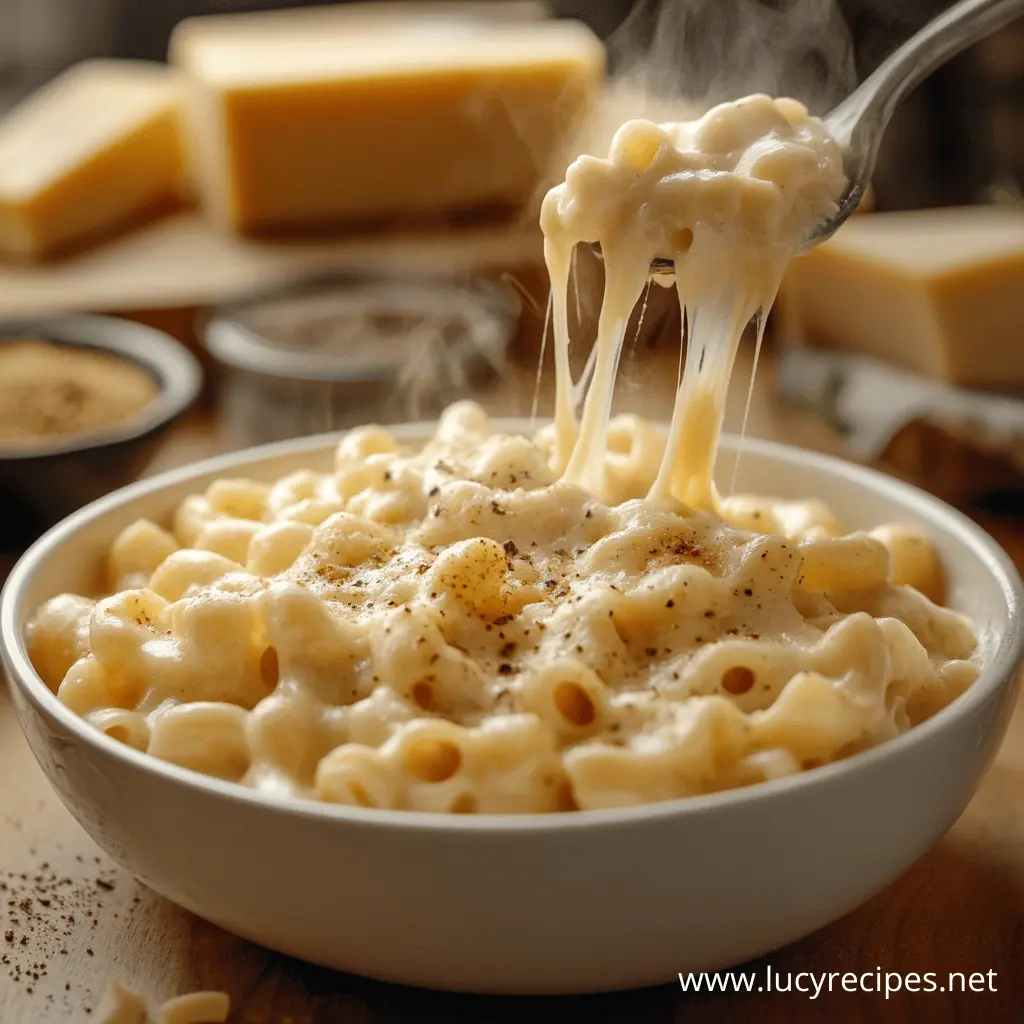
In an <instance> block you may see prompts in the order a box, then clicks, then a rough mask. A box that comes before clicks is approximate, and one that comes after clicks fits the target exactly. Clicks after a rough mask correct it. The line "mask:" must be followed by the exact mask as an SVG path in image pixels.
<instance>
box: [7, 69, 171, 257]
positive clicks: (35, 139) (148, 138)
mask: <svg viewBox="0 0 1024 1024" xmlns="http://www.w3.org/2000/svg"><path fill="white" fill-rule="evenodd" d="M180 99H181V89H180V81H179V79H178V77H177V75H175V74H174V73H173V72H171V71H170V70H169V69H168V68H166V67H164V66H163V65H160V64H155V63H147V62H143V61H87V62H85V63H83V64H79V65H78V66H77V67H74V68H72V69H71V70H70V71H67V72H65V73H64V74H63V75H61V76H59V77H58V78H57V79H55V80H54V81H52V82H50V83H49V84H48V85H47V86H45V87H44V88H43V89H41V90H40V91H39V92H37V93H35V94H34V95H32V96H30V97H29V98H28V99H27V100H25V101H24V102H23V103H22V104H20V105H19V106H17V107H15V108H14V109H13V110H12V111H10V112H9V113H8V114H7V115H6V117H4V118H3V119H2V120H0V257H2V256H6V257H8V258H14V259H18V260H34V259H39V258H41V257H45V256H48V255H50V254H52V253H54V252H57V251H59V250H62V249H65V248H66V247H69V246H72V245H75V244H77V243H81V242H82V241H84V240H85V239H89V238H92V237H93V236H97V235H102V234H106V233H108V232H111V231H113V230H116V229H117V228H119V227H120V226H122V225H124V224H125V223H126V222H129V221H134V220H136V219H138V218H140V217H141V216H142V215H143V214H145V213H146V212H148V211H155V210H157V209H160V208H165V207H167V206H168V205H177V204H180V202H181V200H182V198H183V196H184V195H185V179H184V158H183V152H182V145H181V139H180V126H179V115H180Z"/></svg>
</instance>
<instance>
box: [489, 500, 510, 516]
mask: <svg viewBox="0 0 1024 1024" xmlns="http://www.w3.org/2000/svg"><path fill="white" fill-rule="evenodd" d="M491 511H492V512H493V513H494V514H495V515H496V516H505V515H508V513H507V512H506V511H505V510H504V509H503V508H502V507H501V506H500V505H499V504H498V502H497V501H496V500H495V501H492V502H491Z"/></svg>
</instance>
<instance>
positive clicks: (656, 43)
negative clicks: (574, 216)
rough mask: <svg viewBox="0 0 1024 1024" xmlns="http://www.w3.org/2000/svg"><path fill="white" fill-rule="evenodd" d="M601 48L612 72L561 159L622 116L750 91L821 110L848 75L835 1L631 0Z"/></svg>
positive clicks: (850, 62)
mask: <svg viewBox="0 0 1024 1024" xmlns="http://www.w3.org/2000/svg"><path fill="white" fill-rule="evenodd" d="M608 52H609V58H610V63H611V66H612V68H613V69H614V77H613V80H612V82H611V83H610V86H609V88H608V90H607V94H606V97H605V99H604V100H603V101H602V103H600V104H599V106H598V109H597V110H596V111H595V112H594V114H593V116H592V117H591V119H590V121H589V123H588V124H587V126H586V128H585V129H584V132H583V135H582V137H579V136H577V138H575V139H574V140H573V142H572V146H573V148H574V149H575V152H574V153H572V154H571V155H569V156H568V159H567V161H566V163H568V162H569V161H571V160H572V159H573V158H574V157H575V156H577V155H579V153H583V152H589V153H597V154H602V155H603V154H604V153H606V152H607V149H608V145H609V143H610V142H611V138H612V136H613V135H614V133H615V131H616V129H617V128H618V127H619V126H620V125H621V124H622V123H623V122H624V121H628V120H630V119H632V118H647V119H648V120H652V121H656V122H664V121H688V120H692V119H694V118H697V117H699V116H700V115H701V114H703V113H704V112H705V111H706V110H707V109H708V108H709V107H711V106H713V105H714V104H716V103H721V102H723V101H725V100H731V99H737V98H739V97H741V96H746V95H749V94H750V93H754V92H764V93H767V94H769V95H771V96H792V97H794V98H795V99H798V100H801V101H802V102H803V103H804V104H806V106H807V107H808V109H809V110H810V111H811V113H814V114H822V113H825V112H827V111H828V110H830V109H831V108H832V107H833V106H834V105H835V104H836V103H837V102H838V101H839V100H840V99H842V98H843V97H844V96H845V95H846V94H847V93H848V92H849V91H850V90H851V89H852V88H853V86H854V85H855V84H856V69H855V64H854V53H853V45H852V41H851V37H850V31H849V28H848V26H847V24H846V21H845V19H844V17H843V15H842V13H841V11H840V10H839V7H838V5H837V3H836V0H639V2H638V3H637V5H636V6H635V7H634V9H633V11H632V13H631V14H630V16H629V17H628V18H627V19H626V21H625V22H624V23H623V24H622V25H621V26H620V28H619V29H618V30H617V31H616V32H615V34H614V35H613V36H612V38H611V39H610V40H609V41H608Z"/></svg>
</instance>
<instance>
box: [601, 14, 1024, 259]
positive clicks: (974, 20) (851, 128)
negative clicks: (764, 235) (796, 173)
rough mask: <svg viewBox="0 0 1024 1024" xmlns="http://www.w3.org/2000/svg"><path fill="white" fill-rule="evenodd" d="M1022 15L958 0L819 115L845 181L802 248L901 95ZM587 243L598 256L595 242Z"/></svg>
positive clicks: (851, 202)
mask: <svg viewBox="0 0 1024 1024" xmlns="http://www.w3.org/2000/svg"><path fill="white" fill-rule="evenodd" d="M1021 15H1024V0H960V2H959V3H956V4H954V5H953V6H952V7H950V8H949V10H947V11H945V12H944V13H942V14H940V15H939V16H938V17H937V18H935V19H934V20H933V21H930V22H929V23H928V24H927V25H925V26H924V28H922V29H921V30H920V32H917V33H916V34H915V35H913V36H911V37H910V39H908V40H907V41H906V42H905V43H904V44H903V45H902V46H901V47H900V48H899V49H898V50H896V51H895V53H893V54H892V55H891V56H890V57H889V58H888V59H887V60H885V61H884V62H883V63H882V64H881V65H880V66H879V67H878V68H876V69H875V71H874V72H872V74H870V75H869V76H868V77H867V78H866V79H864V81H863V82H861V84H860V85H859V86H858V87H857V88H856V89H855V90H854V91H853V92H852V93H850V95H849V96H847V98H846V99H845V100H843V102H842V103H840V104H839V106H837V107H836V108H835V109H834V110H832V112H831V113H830V114H828V115H827V116H826V117H825V118H824V121H825V124H826V125H827V126H828V129H829V131H830V132H831V134H832V137H833V138H834V139H835V140H836V141H837V142H838V143H839V144H840V146H842V149H843V169H844V171H845V172H846V180H847V185H846V191H845V192H844V193H843V195H842V197H841V198H840V200H839V206H838V209H837V210H836V212H835V213H834V214H833V215H832V216H831V217H830V218H829V219H828V220H826V221H824V222H822V223H821V224H819V225H818V226H817V227H816V228H815V229H814V230H813V231H812V232H811V234H810V235H809V236H808V238H807V240H806V241H805V242H804V244H803V245H802V246H801V249H802V250H803V249H809V248H811V247H812V246H814V245H817V244H818V243H819V242H824V241H826V240H827V239H829V238H831V237H832V235H834V234H835V232H836V230H837V229H838V228H839V226H840V225H841V224H843V222H844V221H845V220H846V219H847V218H848V217H849V216H850V214H851V213H853V211H854V210H856V209H857V206H858V205H859V203H860V201H861V199H862V198H863V195H864V192H865V190H866V189H867V187H868V184H869V182H870V181H871V175H872V174H873V173H874V170H875V161H876V160H877V158H878V147H879V144H880V143H881V141H882V133H883V132H884V131H885V129H886V126H887V125H888V124H889V120H890V118H891V117H892V115H893V113H894V112H895V110H896V107H897V106H898V105H899V104H900V102H901V101H902V100H903V98H904V97H905V96H906V95H907V94H908V93H909V92H911V90H913V89H914V88H915V86H917V85H920V83H921V82H922V81H923V80H924V79H925V78H927V77H928V75H930V74H931V73H932V72H933V71H935V70H936V68H938V67H940V66H941V65H943V64H944V63H945V62H946V61H948V60H950V59H951V58H953V57H955V56H956V55H957V54H958V53H960V52H961V51H963V50H965V49H967V47H968V46H971V45H972V44H973V43H976V42H978V41H979V40H981V39H983V38H984V37H985V36H987V35H990V34H991V33H993V32H996V31H998V30H999V29H1001V28H1003V27H1004V26H1005V25H1008V24H1009V23H1010V22H1011V21H1013V20H1014V19H1016V18H1017V17H1019V16H1021ZM592 248H593V249H594V252H595V253H597V255H598V256H600V255H601V247H600V244H599V243H594V245H593V247H592ZM672 272H673V263H672V260H671V259H666V258H664V257H661V256H657V257H655V258H654V259H653V260H652V261H651V273H654V274H671V273H672Z"/></svg>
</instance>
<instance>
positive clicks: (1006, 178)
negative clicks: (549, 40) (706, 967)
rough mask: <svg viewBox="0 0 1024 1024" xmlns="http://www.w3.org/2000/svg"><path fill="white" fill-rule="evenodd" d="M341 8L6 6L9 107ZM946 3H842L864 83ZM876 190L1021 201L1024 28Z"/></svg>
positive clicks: (996, 47)
mask: <svg viewBox="0 0 1024 1024" xmlns="http://www.w3.org/2000/svg"><path fill="white" fill-rule="evenodd" d="M456 2H457V0H456ZM495 2H496V3H497V2H500V0H495ZM343 3H345V0H163V2H161V3H144V2H139V0H0V24H2V25H3V26H4V31H3V33H2V34H0V110H3V109H4V107H9V106H11V105H12V104H13V103H14V102H15V101H16V100H18V99H19V98H21V97H22V96H24V95H26V94H27V93H29V92H31V91H32V90H33V89H36V88H38V87H39V86H40V85H42V84H44V83H45V82H46V81H47V80H48V79H49V78H51V77H53V76H54V75H56V74H57V73H59V72H60V71H62V70H63V69H65V68H67V67H69V66H71V65H72V64H74V63H75V62H77V61H80V60H83V59H86V58H89V57H127V58H141V59H146V60H164V59H165V58H166V55H167V46H168V41H169V39H170V35H171V32H172V30H173V29H174V26H175V25H176V24H178V22H180V21H181V20H183V19H185V18H187V17H191V16H194V15H209V14H226V13H233V12H235V13H237V12H242V11H257V10H282V9H288V8H297V7H309V6H324V7H329V6H337V5H339V4H343ZM765 5H766V6H778V7H780V8H783V9H784V8H785V7H786V6H787V4H786V0H765ZM546 6H547V7H549V8H550V10H551V11H552V13H553V14H554V15H556V16H560V17H568V18H578V19H580V20H582V21H584V22H586V23H587V24H589V25H590V26H591V27H592V28H593V29H594V31H595V32H596V33H597V34H598V35H599V36H600V37H601V38H602V39H605V40H607V39H609V38H611V37H612V36H613V35H614V33H615V31H616V29H618V28H620V26H621V25H622V23H623V22H624V21H625V20H626V19H627V17H628V16H629V14H630V13H631V12H632V11H633V9H634V6H635V4H634V0H550V2H549V3H547V5H546ZM655 6H659V5H655ZM689 6H691V7H695V6H697V5H695V4H690V5H689ZM948 6H950V4H949V2H948V0H837V2H836V7H837V8H838V9H839V11H840V12H841V14H842V16H843V18H844V19H845V21H846V23H847V25H848V26H849V31H850V33H851V36H852V39H853V43H854V51H855V55H856V67H857V71H858V74H859V75H860V77H864V76H865V75H866V74H868V73H870V71H872V70H873V69H874V68H875V67H876V66H877V65H878V64H879V63H880V62H881V60H882V59H884V57H885V56H886V55H887V54H888V53H889V52H891V50H892V49H894V48H895V46H896V45H898V44H899V43H900V42H902V41H903V40H904V39H906V38H907V37H908V36H910V35H911V34H912V33H913V32H914V31H915V30H916V29H917V28H919V27H920V26H921V25H923V24H925V22H926V21H928V20H929V19H930V18H932V17H934V16H935V14H937V13H938V12H940V11H942V10H944V9H945V8H947V7H948ZM680 71H681V73H682V71H683V69H682V68H681V69H680ZM908 157H909V159H908ZM875 187H876V193H877V203H878V207H879V209H910V208H914V207H921V206H944V205H956V204H959V203H964V202H980V201H986V200H987V199H989V198H1003V197H1004V196H1006V195H1007V194H1009V195H1011V196H1015V197H1019V196H1020V195H1021V189H1022V188H1024V26H1022V25H1020V24H1017V25H1013V26H1010V27H1009V28H1007V29H1004V30H1002V31H1001V32H998V33H996V34H995V35H994V36H992V37H991V38H989V39H988V40H985V41H984V42H982V43H980V44H979V45H977V46H975V47H973V48H972V49H971V50H969V51H968V52H967V53H965V54H964V55H962V56H961V57H959V58H957V59H955V60H954V61H952V62H951V63H949V64H948V65H946V67H945V68H943V69H941V70H940V71H939V72H937V73H936V74H935V75H933V76H932V77H931V78H929V79H928V80H927V81H926V82H925V83H924V84H923V85H922V86H921V87H920V88H919V89H918V90H917V93H916V94H915V95H914V96H913V97H911V99H910V100H908V101H906V102H905V104H904V105H903V107H902V108H901V110H900V111H899V113H898V114H897V120H896V123H895V124H894V126H893V128H892V129H891V130H890V131H889V132H888V133H887V137H886V141H885V146H884V148H883V153H882V158H881V160H880V162H879V170H878V174H877V177H876V186H875Z"/></svg>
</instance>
